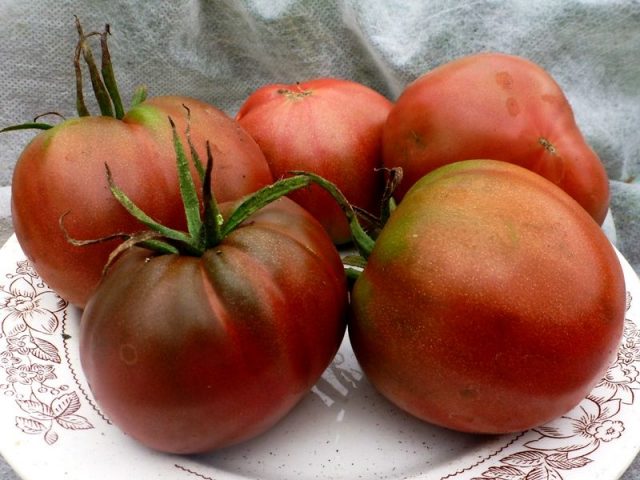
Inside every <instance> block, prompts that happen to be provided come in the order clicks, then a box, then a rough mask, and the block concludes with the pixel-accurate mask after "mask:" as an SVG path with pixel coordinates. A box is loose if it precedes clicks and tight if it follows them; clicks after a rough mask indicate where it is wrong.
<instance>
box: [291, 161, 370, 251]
mask: <svg viewBox="0 0 640 480" xmlns="http://www.w3.org/2000/svg"><path fill="white" fill-rule="evenodd" d="M291 173H292V174H297V175H304V176H308V177H310V179H311V180H312V181H313V183H315V184H316V185H318V186H320V187H322V188H323V189H325V190H326V191H327V192H328V193H329V194H330V195H331V196H332V197H333V198H334V200H335V201H336V202H337V203H338V206H339V207H340V208H341V209H342V211H343V212H344V214H345V215H346V217H347V222H348V223H349V228H350V229H351V237H352V239H353V243H354V244H355V246H356V248H357V249H358V252H359V253H360V255H362V257H364V258H365V259H366V258H368V257H369V254H370V253H371V251H372V250H373V247H374V245H375V241H374V240H373V239H372V238H371V237H370V236H369V235H368V234H367V232H366V231H365V230H364V228H362V225H361V224H360V221H359V220H358V215H357V214H356V211H355V209H354V208H353V206H352V205H351V204H350V203H349V201H348V200H347V199H346V197H345V196H344V194H343V193H342V192H341V191H340V190H339V189H338V187H337V186H336V185H334V184H333V183H331V182H329V181H328V180H326V179H324V178H322V177H321V176H319V175H316V174H315V173H310V172H301V171H293V172H291Z"/></svg>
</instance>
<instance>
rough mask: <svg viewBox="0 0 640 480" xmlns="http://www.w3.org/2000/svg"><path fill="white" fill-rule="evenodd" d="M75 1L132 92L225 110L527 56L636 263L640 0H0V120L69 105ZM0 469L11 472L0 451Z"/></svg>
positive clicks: (8, 136) (1, 168)
mask: <svg viewBox="0 0 640 480" xmlns="http://www.w3.org/2000/svg"><path fill="white" fill-rule="evenodd" d="M74 14H77V15H78V16H79V17H80V19H81V20H82V22H83V25H84V27H85V30H87V31H89V30H99V29H101V28H102V26H103V24H104V23H107V22H108V23H110V24H111V26H112V32H113V35H112V37H111V39H110V45H111V51H112V57H113V59H114V61H115V64H116V66H115V68H116V75H117V77H118V80H119V83H120V88H121V93H122V95H123V97H124V99H125V100H126V101H128V100H129V98H130V94H131V92H132V91H133V88H134V87H135V86H136V85H138V84H140V83H145V84H147V85H148V86H149V92H150V95H159V94H169V93H177V94H184V95H191V96H194V97H198V98H200V99H203V100H205V101H208V102H210V103H213V104H215V105H217V106H218V107H219V108H222V109H223V110H225V111H227V112H228V113H229V114H230V115H234V114H235V113H236V111H237V109H238V107H239V106H240V104H241V103H242V102H243V100H244V99H245V98H246V96H247V95H249V94H250V93H251V92H252V91H253V90H254V89H256V88H257V87H259V86H260V85H262V84H264V83H270V82H287V83H289V82H295V81H298V80H305V79H310V78H314V77H319V76H339V77H343V78H349V79H352V80H356V81H359V82H362V83H364V84H366V85H369V86H371V87H373V88H375V89H377V90H379V91H380V92H381V93H383V94H385V95H386V96H388V97H389V98H391V99H394V98H396V97H397V95H398V94H399V92H400V91H401V89H402V88H403V86H404V85H406V83H407V82H409V81H411V80H413V79H414V78H416V77H417V76H418V75H419V74H421V73H423V72H424V71H426V70H428V69H430V68H432V67H434V66H436V65H438V64H440V63H443V62H446V61H448V60H450V59H452V58H454V57H457V56H460V55H463V54H469V53H474V52H478V51H481V50H499V51H503V52H507V53H514V54H519V55H522V56H525V57H528V58H529V59H531V60H533V61H535V62H537V63H539V64H540V65H542V66H543V67H544V68H546V69H547V70H548V71H549V72H550V73H551V74H552V75H553V76H554V77H555V78H556V80H557V81H558V82H559V83H560V85H561V86H562V87H563V88H564V90H565V93H566V94H567V97H568V98H569V100H570V102H571V104H572V106H573V108H574V112H575V114H576V118H577V121H578V124H579V125H580V127H581V129H582V131H583V133H584V134H585V136H586V138H587V139H588V141H589V143H590V144H591V145H592V146H593V147H594V148H595V150H596V151H597V152H598V153H599V154H600V156H601V158H602V160H603V162H604V163H605V166H606V168H607V172H608V174H609V177H610V179H611V185H612V195H613V196H612V217H611V218H610V219H609V222H608V223H607V229H608V231H609V232H610V233H611V235H612V238H615V239H616V240H615V241H616V244H617V246H618V248H620V249H621V251H622V252H623V253H624V255H625V256H626V257H627V259H628V260H629V261H630V262H631V263H632V265H633V266H634V267H635V268H636V270H637V271H638V270H640V246H639V241H640V133H639V127H640V2H639V1H638V0H581V1H576V0H539V1H531V0H512V1H490V0H476V1H459V2H458V1H444V0H428V1H421V0H415V1H399V0H389V1H383V0H351V1H338V0H241V1H231V0H226V1H225V0H208V1H207V0H157V1H144V2H143V1H137V0H109V1H99V0H84V1H83V0H65V1H63V0H29V1H26V0H0V87H1V88H0V126H7V125H12V124H15V123H21V122H24V121H28V120H31V119H32V118H33V117H34V116H35V115H36V114H39V113H43V112H46V111H51V110H55V111H58V112H59V113H62V114H64V115H67V116H73V115H74V108H75V106H74V105H75V103H74V102H75V97H74V96H75V93H74V77H73V65H72V59H73V53H74V47H75V43H76V32H75V29H74V20H73V15H74ZM86 83H87V85H88V81H87V82H86ZM92 107H93V111H94V112H95V111H97V108H95V106H93V105H92ZM33 135H34V133H33V132H18V133H4V134H1V135H0V207H2V211H0V217H2V218H5V219H6V218H7V217H8V215H9V212H8V208H7V198H8V196H9V192H10V183H11V174H12V170H13V166H14V165H15V162H16V159H17V157H18V155H19V153H20V151H21V150H22V148H23V147H24V146H25V144H26V143H27V141H28V140H29V139H30V138H31V137H32V136H33ZM614 228H615V233H614ZM576 280H577V281H579V279H576ZM1 434H2V432H0V435H1ZM0 478H7V479H12V480H13V479H14V478H15V477H14V475H13V474H12V473H11V471H10V470H8V468H7V466H6V465H5V464H4V463H3V462H2V461H1V459H0ZM624 478H625V479H631V478H640V476H639V475H636V474H633V473H628V474H627V476H625V477H624Z"/></svg>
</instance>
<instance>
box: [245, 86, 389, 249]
mask: <svg viewBox="0 0 640 480" xmlns="http://www.w3.org/2000/svg"><path fill="white" fill-rule="evenodd" d="M391 106H392V103H391V101H390V100H388V99H387V98H385V97H384V96H382V95H381V94H379V93H378V92H376V91H374V90H372V89H370V88H369V87H366V86H365V85H362V84H359V83H357V82H352V81H348V80H341V79H336V78H318V79H313V80H309V81H306V82H302V83H298V84H294V85H286V84H271V85H265V86H263V87H261V88H260V89H258V90H256V91H255V92H254V93H253V94H252V95H250V96H249V98H247V100H246V101H245V103H244V104H243V105H242V106H241V108H240V110H239V111H238V114H237V116H236V119H237V120H238V122H239V123H240V125H242V126H243V127H244V128H245V129H246V130H247V131H248V132H249V133H250V134H251V136H252V137H253V138H254V139H255V140H256V142H257V143H258V145H260V148H261V149H262V151H263V152H264V154H265V156H266V158H267V161H268V162H269V166H270V168H271V172H272V174H273V176H274V178H279V177H281V176H284V175H286V174H288V172H290V171H292V170H305V171H311V172H314V173H317V174H318V175H321V176H322V177H324V178H326V179H327V180H329V181H331V182H333V183H335V184H336V185H337V186H338V188H340V190H341V191H342V192H343V193H344V195H345V196H346V197H347V199H348V200H349V201H350V202H351V203H352V204H355V205H357V206H359V207H361V208H364V209H366V210H368V211H370V212H376V211H377V209H378V204H377V202H379V198H380V191H381V181H380V178H379V176H378V175H377V174H376V173H375V169H376V168H379V167H381V165H382V159H381V155H382V152H381V148H382V147H381V136H382V127H383V125H384V122H385V120H386V118H387V115H388V114H389V110H390V109H391ZM290 197H291V198H293V199H294V200H295V201H296V202H297V203H299V204H300V205H302V206H303V207H305V208H306V209H307V210H308V211H310V212H311V213H312V214H313V215H314V217H316V218H317V219H318V220H319V221H320V223H322V224H323V225H324V227H325V228H326V229H327V231H328V232H329V234H330V235H331V237H332V238H333V240H334V242H335V243H338V244H340V243H345V242H347V241H349V240H350V238H351V236H350V231H349V227H348V224H347V222H346V220H345V218H344V214H343V213H342V211H341V210H340V208H339V207H338V206H337V205H336V203H335V201H334V200H333V199H332V198H331V197H330V195H329V194H327V193H326V192H325V191H323V190H322V189H321V188H319V187H317V186H312V187H311V188H309V189H305V190H301V191H297V192H294V193H293V194H291V195H290Z"/></svg>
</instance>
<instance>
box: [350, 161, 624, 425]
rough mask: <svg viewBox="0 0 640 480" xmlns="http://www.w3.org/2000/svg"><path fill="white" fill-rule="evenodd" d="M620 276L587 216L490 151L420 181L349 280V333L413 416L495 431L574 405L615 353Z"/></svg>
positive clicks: (381, 382)
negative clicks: (484, 157)
mask: <svg viewBox="0 0 640 480" xmlns="http://www.w3.org/2000/svg"><path fill="white" fill-rule="evenodd" d="M625 295H626V292H625V285H624V277H623V273H622V270H621V267H620V264H619V261H618V259H617V257H616V254H615V251H614V249H613V247H612V246H611V245H610V243H609V241H608V240H607V238H606V237H605V235H604V234H603V233H602V231H601V230H600V229H599V227H598V225H597V224H596V223H595V222H594V221H593V220H592V219H591V217H590V216H589V215H588V214H587V213H586V212H585V211H584V210H583V209H582V208H581V207H580V206H579V205H578V204H577V203H576V202H575V201H574V200H573V199H571V198H570V197H569V196H568V195H567V194H566V193H565V192H563V191H562V190H560V189H559V188H557V187H556V186H555V185H553V184H552V183H551V182H549V181H547V180H545V179H544V178H542V177H540V176H538V175H537V174H534V173H532V172H530V171H529V170H526V169H523V168H521V167H518V166H515V165H513V164H509V163H506V162H500V161H489V160H481V161H465V162H459V163H454V164H451V165H448V166H445V167H442V168H440V169H438V170H436V171H434V172H432V173H431V174H429V175H427V176H425V177H424V178H423V179H422V180H420V181H419V182H418V183H416V184H415V185H414V186H413V187H412V188H411V190H410V191H409V192H408V193H407V195H406V196H405V197H404V199H403V201H402V202H401V203H400V205H399V206H398V208H397V209H396V210H395V212H394V213H393V214H392V216H391V218H390V220H389V222H388V223H387V225H386V226H385V227H384V229H383V230H382V232H381V234H380V236H379V237H378V239H377V241H376V245H375V247H374V249H373V251H372V253H371V256H370V257H369V259H368V263H367V266H366V268H365V269H364V272H363V274H362V275H361V276H360V277H359V278H358V280H357V281H356V283H355V286H354V290H353V294H352V304H353V313H352V314H353V319H352V322H351V323H350V324H349V338H350V339H351V342H352V345H353V349H354V352H355V354H356V357H357V358H358V360H359V362H360V364H361V365H362V367H363V370H364V372H365V373H366V375H367V376H368V378H369V379H370V380H371V382H372V383H373V385H374V386H375V387H376V388H377V389H378V390H379V391H380V392H382V394H383V395H385V396H386V397H388V398H389V399H390V400H391V401H392V402H394V403H395V404H396V405H398V406H400V407H401V408H403V409H404V410H406V411H408V412H410V413H411V414H413V415H415V416H417V417H418V418H421V419H423V420H426V421H429V422H432V423H434V424H437V425H441V426H444V427H448V428H451V429H455V430H461V431H467V432H479V433H505V432H515V431H521V430H526V429H529V428H532V427H535V426H539V425H541V424H543V423H545V422H547V421H549V420H551V419H554V418H556V417H558V416H559V415H562V414H563V413H565V412H566V411H568V410H570V409H571V408H573V407H574V406H575V405H577V404H578V403H579V402H580V401H581V400H582V399H583V398H584V397H585V396H586V395H587V394H588V393H589V391H590V390H591V388H592V387H593V386H594V385H595V384H596V383H597V381H599V380H600V379H601V378H602V375H603V374H604V372H605V370H606V368H607V367H608V365H609V362H610V360H612V359H613V358H614V356H615V354H616V352H617V346H618V342H619V340H620V338H621V335H622V328H623V323H624V312H625Z"/></svg>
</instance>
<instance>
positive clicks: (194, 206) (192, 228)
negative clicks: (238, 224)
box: [169, 118, 203, 246]
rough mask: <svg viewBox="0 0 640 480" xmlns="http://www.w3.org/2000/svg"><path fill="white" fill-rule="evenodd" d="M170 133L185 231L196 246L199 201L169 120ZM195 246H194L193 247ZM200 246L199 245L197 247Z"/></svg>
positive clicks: (183, 154) (199, 236)
mask: <svg viewBox="0 0 640 480" xmlns="http://www.w3.org/2000/svg"><path fill="white" fill-rule="evenodd" d="M169 123H170V124H171V131H172V133H173V146H174V149H175V152H176V162H177V167H178V181H179V184H180V195H181V197H182V203H183V205H184V213H185V216H186V219H187V229H188V232H189V235H190V237H191V238H192V239H193V240H194V242H197V243H198V244H199V243H200V242H201V240H202V228H203V222H202V219H201V218H200V199H199V198H198V194H197V192H196V187H195V183H194V181H193V177H192V176H191V170H190V169H189V163H188V162H187V158H186V155H185V153H184V147H183V146H182V142H181V141H180V138H179V137H178V132H177V131H176V124H175V123H174V122H173V119H171V118H169ZM194 246H196V245H194ZM198 246H200V245H198Z"/></svg>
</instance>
